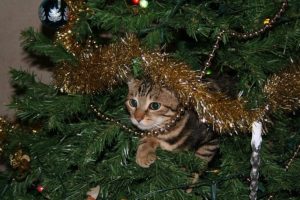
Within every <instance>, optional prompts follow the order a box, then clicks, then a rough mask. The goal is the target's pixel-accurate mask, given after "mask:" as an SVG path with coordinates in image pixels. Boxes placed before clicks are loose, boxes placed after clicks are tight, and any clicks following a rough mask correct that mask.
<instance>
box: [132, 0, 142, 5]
mask: <svg viewBox="0 0 300 200" xmlns="http://www.w3.org/2000/svg"><path fill="white" fill-rule="evenodd" d="M131 3H132V4H133V5H139V3H140V0H131Z"/></svg>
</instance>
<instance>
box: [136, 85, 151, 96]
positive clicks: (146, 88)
mask: <svg viewBox="0 0 300 200" xmlns="http://www.w3.org/2000/svg"><path fill="white" fill-rule="evenodd" d="M152 89H153V84H152V83H150V82H149V81H143V82H142V83H141V84H140V85H139V88H138V95H139V96H148V94H149V93H150V92H152Z"/></svg>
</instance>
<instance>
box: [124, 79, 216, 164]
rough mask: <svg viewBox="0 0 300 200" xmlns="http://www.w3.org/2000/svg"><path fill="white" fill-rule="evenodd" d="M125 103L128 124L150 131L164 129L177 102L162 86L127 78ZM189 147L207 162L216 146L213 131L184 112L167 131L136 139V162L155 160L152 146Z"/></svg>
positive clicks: (194, 115)
mask: <svg viewBox="0 0 300 200" xmlns="http://www.w3.org/2000/svg"><path fill="white" fill-rule="evenodd" d="M128 88H129V92H128V97H127V101H126V106H127V108H128V111H129V113H130V118H131V121H132V123H133V124H134V125H135V126H136V127H138V128H139V129H141V130H144V131H151V130H156V129H160V128H164V127H165V125H166V124H169V123H170V122H171V120H172V119H174V116H176V115H177V110H178V107H179V101H178V99H177V98H176V96H175V95H174V94H173V93H172V92H171V91H169V90H168V89H166V88H163V87H161V86H159V85H157V84H154V83H151V82H150V81H149V80H137V79H131V80H130V81H129V82H128ZM158 147H160V148H162V149H164V150H168V151H174V150H192V151H195V155H196V156H198V157H200V158H201V159H204V160H206V161H208V162H209V161H210V160H211V159H212V158H213V156H214V155H215V153H216V152H217V150H218V148H219V140H218V139H217V138H216V137H215V134H214V132H212V131H211V129H210V128H209V127H208V126H207V125H206V124H204V123H202V122H201V121H200V120H199V119H198V117H197V114H196V113H195V112H194V111H192V110H189V111H186V112H185V113H184V114H183V116H182V117H181V118H180V120H179V121H178V122H177V123H176V125H175V126H174V127H173V128H171V129H170V130H168V132H167V133H162V134H158V135H157V136H145V137H143V138H142V139H141V140H140V144H139V146H138V149H137V153H136V162H137V164H138V165H140V166H141V167H144V168H147V167H149V166H150V165H151V164H152V163H153V162H154V161H155V160H156V154H155V151H156V149H157V148H158Z"/></svg>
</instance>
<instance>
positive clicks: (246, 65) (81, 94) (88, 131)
mask: <svg viewBox="0 0 300 200" xmlns="http://www.w3.org/2000/svg"><path fill="white" fill-rule="evenodd" d="M52 6H54V8H55V9H52ZM299 11H300V2H299V1H297V0H290V1H283V2H281V1H277V0H276V1H266V0H260V1H242V0H236V1H233V2H229V1H218V0H207V1H195V0H188V1H187V0H176V1H165V0H140V1H136V0H132V1H121V0H113V1H106V0H87V1H84V0H68V1H66V2H63V1H59V0H57V1H55V0H54V1H50V0H45V1H44V2H43V3H42V4H41V6H40V10H39V14H40V18H41V20H42V22H43V23H44V24H45V25H47V26H50V27H51V28H52V30H55V31H54V35H53V37H49V36H44V35H43V34H42V33H39V32H37V31H35V30H33V29H32V28H29V29H28V30H25V31H24V32H22V37H23V41H22V44H23V46H24V48H25V49H26V50H27V51H28V52H29V53H31V54H34V55H38V56H42V57H45V58H47V59H49V61H50V62H52V63H53V64H54V65H55V67H54V68H53V78H54V82H53V84H51V85H46V84H43V83H41V82H39V81H38V80H36V78H35V76H34V75H32V74H28V73H27V72H24V71H18V70H12V71H11V80H12V84H13V85H14V87H15V89H16V94H15V95H14V97H13V101H12V102H11V104H10V107H11V109H15V110H16V115H17V120H16V121H15V122H8V121H5V120H4V119H3V118H1V121H0V125H1V126H0V145H1V146H0V148H1V149H0V150H1V151H0V153H1V154H0V156H1V159H2V160H3V161H4V163H6V168H7V169H6V170H5V171H3V172H1V173H0V176H1V179H0V185H1V187H0V198H1V199H22V200H23V199H87V198H88V199H249V194H250V191H249V186H250V184H251V185H252V184H254V185H252V186H251V188H252V189H251V193H252V194H250V198H251V199H295V200H296V199H299V196H300V160H299V158H298V157H299V155H298V152H299V149H300V115H299V111H298V110H297V109H299V105H300V94H299V93H300V83H299V80H300V79H299V78H300V75H299V74H300V70H299V64H297V60H299V55H300V54H299V52H300V50H299V47H300V42H299V41H300V25H299V24H300V21H299ZM132 75H133V76H143V75H147V76H149V77H150V78H151V79H153V81H161V82H162V83H164V84H166V85H168V86H169V87H170V88H172V89H174V90H175V92H176V93H178V96H179V99H180V101H182V103H183V104H185V105H186V106H187V107H194V108H195V109H196V110H197V113H198V114H199V116H201V117H204V118H205V121H206V122H207V124H208V125H210V126H212V127H213V129H214V130H215V131H216V132H217V133H218V134H219V137H220V150H219V153H218V155H217V156H216V157H215V158H214V160H213V161H212V162H210V163H206V162H205V161H203V160H201V159H198V158H196V157H195V156H194V153H193V152H189V151H181V152H168V151H163V150H160V149H159V150H158V152H157V156H158V160H157V161H156V162H155V163H154V164H152V165H151V166H150V167H149V168H141V167H140V166H139V165H137V164H136V162H135V154H136V149H137V145H138V141H139V135H140V134H142V132H141V131H140V130H137V129H135V128H134V126H133V125H131V122H130V119H129V116H128V112H127V111H126V108H125V106H124V102H125V100H126V96H127V92H128V91H127V90H128V89H127V85H126V80H127V79H128V77H129V76H132ZM179 79H181V80H183V81H186V83H187V84H178V80H179ZM207 80H215V81H219V82H222V84H223V87H224V94H223V93H222V94H219V93H218V94H215V93H211V92H210V91H209V90H207V88H206V87H204V86H203V85H205V84H204V82H206V81H207ZM223 80H230V81H226V82H225V81H224V82H223ZM227 82H230V83H229V84H227ZM254 121H260V122H262V124H263V126H264V132H265V133H266V134H264V135H263V142H262V145H261V147H260V148H261V150H260V152H259V154H260V161H259V159H258V160H256V161H255V156H254V158H253V157H252V159H254V160H252V165H253V166H251V163H250V156H251V153H252V151H253V149H251V123H253V122H254ZM144 134H145V133H144ZM151 134H154V133H151ZM254 153H255V152H254ZM257 168H258V170H259V179H258V181H257V180H256V179H257V178H258V173H257V171H255V170H257ZM251 169H252V170H251ZM250 171H251V175H250ZM196 176H199V178H198V179H195V177H196ZM257 189H258V190H257ZM256 190H257V191H256ZM89 191H90V192H89ZM91 191H92V193H93V194H91Z"/></svg>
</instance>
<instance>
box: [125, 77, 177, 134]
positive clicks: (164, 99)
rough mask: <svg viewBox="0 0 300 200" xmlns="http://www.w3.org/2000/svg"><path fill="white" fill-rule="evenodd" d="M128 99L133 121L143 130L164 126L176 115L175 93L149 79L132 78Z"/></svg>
mask: <svg viewBox="0 0 300 200" xmlns="http://www.w3.org/2000/svg"><path fill="white" fill-rule="evenodd" d="M128 88H129V92H128V96H127V101H126V106H127V109H128V111H129V113H130V119H131V121H132V123H133V124H134V125H135V126H137V127H138V128H139V129H141V130H153V129H157V128H163V127H165V125H166V124H167V123H169V122H170V121H171V119H172V118H173V117H174V115H176V109H177V106H178V104H179V102H178V100H177V98H176V97H175V95H174V94H173V93H172V92H170V91H169V90H167V89H165V88H161V87H160V86H158V85H155V84H150V83H149V82H147V81H141V80H137V79H131V80H130V81H129V82H128Z"/></svg>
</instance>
